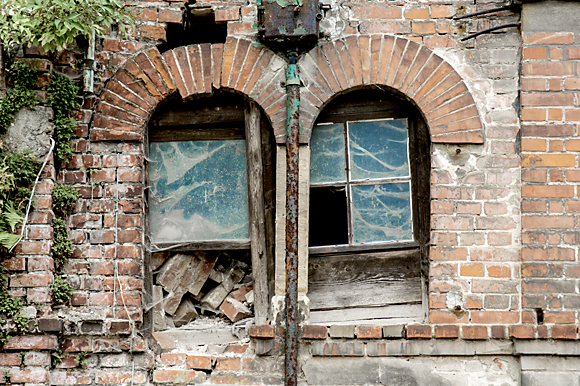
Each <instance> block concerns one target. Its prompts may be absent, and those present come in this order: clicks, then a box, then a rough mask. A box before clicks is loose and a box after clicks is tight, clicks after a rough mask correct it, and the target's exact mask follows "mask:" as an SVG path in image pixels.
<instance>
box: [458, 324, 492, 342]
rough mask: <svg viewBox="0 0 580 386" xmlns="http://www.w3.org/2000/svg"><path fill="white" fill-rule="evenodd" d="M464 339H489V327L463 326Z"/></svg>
mask: <svg viewBox="0 0 580 386" xmlns="http://www.w3.org/2000/svg"><path fill="white" fill-rule="evenodd" d="M461 330H462V332H463V339H487V327H485V326H462V327H461Z"/></svg>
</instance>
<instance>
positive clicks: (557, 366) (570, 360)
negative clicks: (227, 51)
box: [520, 355, 580, 372]
mask: <svg viewBox="0 0 580 386" xmlns="http://www.w3.org/2000/svg"><path fill="white" fill-rule="evenodd" d="M520 363H521V368H522V371H526V370H532V371H577V372H578V371H580V358H577V357H555V356H544V355H541V356H536V355H531V356H528V355H524V356H522V357H521V358H520Z"/></svg>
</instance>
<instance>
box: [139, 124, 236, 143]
mask: <svg viewBox="0 0 580 386" xmlns="http://www.w3.org/2000/svg"><path fill="white" fill-rule="evenodd" d="M230 139H244V129H243V128H241V127H232V128H208V127H200V126H167V127H163V130H153V129H151V130H150V131H149V141H150V142H166V141H209V140H230Z"/></svg>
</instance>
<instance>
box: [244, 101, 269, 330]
mask: <svg viewBox="0 0 580 386" xmlns="http://www.w3.org/2000/svg"><path fill="white" fill-rule="evenodd" d="M245 108H246V110H245V123H246V158H247V160H248V202H249V216H250V243H251V249H250V251H251V254H252V273H253V276H254V311H255V316H254V317H255V323H256V324H258V325H260V324H264V323H266V319H267V317H268V303H269V301H268V299H269V297H268V266H267V259H266V229H265V222H266V219H265V217H264V215H265V214H264V185H263V183H264V182H263V169H262V140H261V133H260V131H261V128H260V119H261V117H260V115H261V113H260V108H259V107H258V104H257V103H256V102H254V101H251V100H247V101H246V104H245Z"/></svg>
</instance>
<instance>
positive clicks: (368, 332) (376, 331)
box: [356, 325, 383, 339]
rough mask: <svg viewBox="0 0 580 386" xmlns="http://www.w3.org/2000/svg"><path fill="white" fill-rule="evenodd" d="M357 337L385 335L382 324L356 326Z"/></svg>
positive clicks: (374, 337)
mask: <svg viewBox="0 0 580 386" xmlns="http://www.w3.org/2000/svg"><path fill="white" fill-rule="evenodd" d="M356 337H357V338H358V339H380V338H382V337H383V329H382V327H381V326H371V325H361V326H356Z"/></svg>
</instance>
